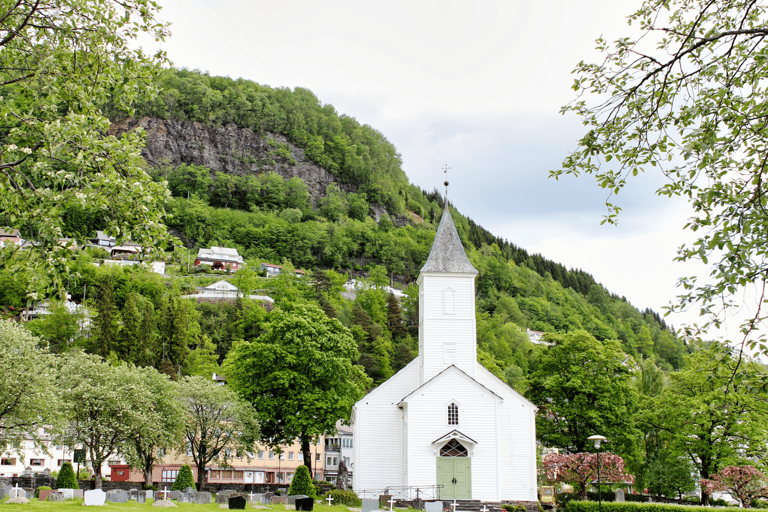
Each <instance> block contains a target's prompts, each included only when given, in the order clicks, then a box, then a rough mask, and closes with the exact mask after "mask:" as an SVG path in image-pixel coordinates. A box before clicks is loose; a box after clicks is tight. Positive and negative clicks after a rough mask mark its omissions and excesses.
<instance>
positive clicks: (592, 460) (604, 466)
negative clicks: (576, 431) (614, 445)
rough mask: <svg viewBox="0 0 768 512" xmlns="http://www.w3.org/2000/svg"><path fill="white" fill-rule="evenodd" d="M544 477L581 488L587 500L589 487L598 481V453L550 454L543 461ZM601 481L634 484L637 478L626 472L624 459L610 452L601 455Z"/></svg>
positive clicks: (583, 496) (582, 497) (582, 494)
mask: <svg viewBox="0 0 768 512" xmlns="http://www.w3.org/2000/svg"><path fill="white" fill-rule="evenodd" d="M541 469H542V471H543V473H544V476H545V478H546V479H547V480H549V481H550V482H563V483H567V484H570V485H573V486H574V487H578V488H579V496H581V499H584V500H585V499H587V485H588V484H589V483H590V482H593V481H596V480H597V454H596V453H573V454H562V453H550V454H549V455H547V456H546V457H544V460H542V461H541ZM600 481H601V482H605V483H609V482H610V483H617V482H627V483H633V482H634V481H635V477H634V476H632V475H630V474H629V473H627V472H626V470H625V468H624V459H622V458H621V457H619V456H618V455H614V454H612V453H609V452H605V453H601V454H600Z"/></svg>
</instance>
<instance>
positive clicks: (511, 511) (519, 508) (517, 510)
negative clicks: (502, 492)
mask: <svg viewBox="0 0 768 512" xmlns="http://www.w3.org/2000/svg"><path fill="white" fill-rule="evenodd" d="M501 508H503V509H504V510H506V511H507V512H525V511H526V508H525V505H513V504H512V503H504V504H503V505H502V506H501Z"/></svg>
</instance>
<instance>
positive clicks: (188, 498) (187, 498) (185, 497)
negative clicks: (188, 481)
mask: <svg viewBox="0 0 768 512" xmlns="http://www.w3.org/2000/svg"><path fill="white" fill-rule="evenodd" d="M176 501H178V502H179V503H192V495H191V494H189V493H186V492H183V493H181V496H179V497H178V498H176Z"/></svg>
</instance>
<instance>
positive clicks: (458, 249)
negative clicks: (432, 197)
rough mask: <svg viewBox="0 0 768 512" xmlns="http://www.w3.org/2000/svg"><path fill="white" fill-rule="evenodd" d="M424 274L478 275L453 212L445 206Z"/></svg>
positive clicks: (424, 267) (423, 269) (422, 269)
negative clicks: (460, 234) (456, 224)
mask: <svg viewBox="0 0 768 512" xmlns="http://www.w3.org/2000/svg"><path fill="white" fill-rule="evenodd" d="M421 271H422V272H440V273H457V274H477V273H478V272H477V270H476V269H475V267H473V266H472V264H471V263H470V262H469V259H468V258H467V253H466V252H464V246H462V245H461V239H460V238H459V234H458V233H457V232H456V226H454V225H453V219H452V218H451V212H450V210H449V209H448V205H447V204H446V205H445V210H443V216H442V218H441V219H440V226H438V228H437V234H436V235H435V241H434V242H433V243H432V250H431V251H429V257H428V258H427V262H426V263H425V264H424V266H423V267H421Z"/></svg>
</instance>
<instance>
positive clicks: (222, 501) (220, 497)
mask: <svg viewBox="0 0 768 512" xmlns="http://www.w3.org/2000/svg"><path fill="white" fill-rule="evenodd" d="M235 492H236V491H233V490H232V489H224V490H223V491H219V492H218V493H216V503H218V504H219V505H226V504H227V503H229V498H231V497H232V495H233V494H235Z"/></svg>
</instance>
